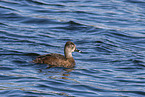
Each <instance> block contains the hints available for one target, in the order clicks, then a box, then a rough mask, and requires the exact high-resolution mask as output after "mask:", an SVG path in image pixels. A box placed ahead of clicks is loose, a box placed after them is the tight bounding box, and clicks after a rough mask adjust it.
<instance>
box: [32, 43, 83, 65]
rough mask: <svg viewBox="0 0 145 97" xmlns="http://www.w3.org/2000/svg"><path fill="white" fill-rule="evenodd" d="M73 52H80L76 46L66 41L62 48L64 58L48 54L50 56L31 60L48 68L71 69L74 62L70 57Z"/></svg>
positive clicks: (59, 55)
mask: <svg viewBox="0 0 145 97" xmlns="http://www.w3.org/2000/svg"><path fill="white" fill-rule="evenodd" d="M74 51H77V52H81V51H80V50H78V49H77V48H76V45H75V44H74V43H73V42H71V41H68V42H66V44H65V47H64V55H65V56H63V55H61V54H56V53H50V54H46V55H41V56H38V57H37V58H36V59H35V60H33V62H34V63H42V64H48V67H65V68H72V67H74V66H75V60H74V58H73V57H72V52H74Z"/></svg>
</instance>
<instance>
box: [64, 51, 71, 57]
mask: <svg viewBox="0 0 145 97" xmlns="http://www.w3.org/2000/svg"><path fill="white" fill-rule="evenodd" d="M64 55H65V58H72V52H69V51H68V50H67V49H64Z"/></svg>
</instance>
